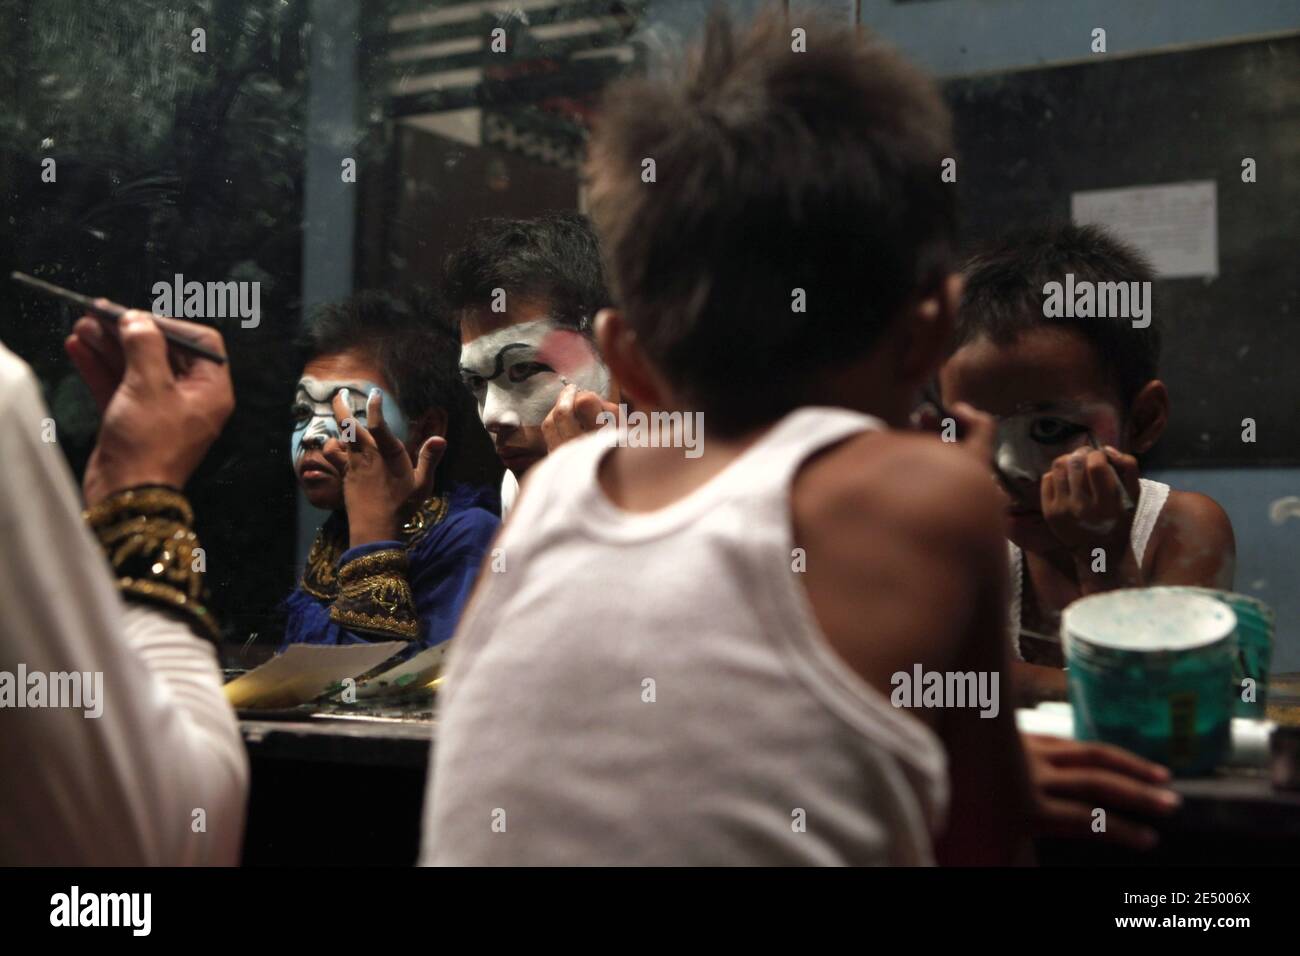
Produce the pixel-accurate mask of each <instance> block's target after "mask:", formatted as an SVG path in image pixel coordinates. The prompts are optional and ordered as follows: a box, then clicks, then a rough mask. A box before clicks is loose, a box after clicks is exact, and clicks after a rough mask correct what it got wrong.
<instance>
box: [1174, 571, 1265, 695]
mask: <svg viewBox="0 0 1300 956" xmlns="http://www.w3.org/2000/svg"><path fill="white" fill-rule="evenodd" d="M1162 590H1168V591H1182V592H1185V593H1188V594H1203V595H1205V596H1206V597H1212V598H1214V599H1216V600H1219V601H1222V602H1223V603H1224V604H1226V605H1228V607H1230V608H1232V611H1233V613H1234V614H1236V615H1237V657H1236V660H1235V661H1234V663H1233V668H1232V687H1233V691H1232V693H1233V705H1232V708H1233V715H1234V716H1236V717H1251V718H1254V719H1255V720H1263V719H1264V709H1265V707H1266V706H1267V704H1268V700H1267V698H1268V672H1269V666H1270V664H1271V663H1272V660H1273V630H1274V622H1275V615H1274V614H1273V609H1272V608H1271V607H1269V606H1268V605H1267V604H1265V603H1264V602H1263V601H1261V600H1259V598H1254V597H1251V596H1250V595H1249V594H1236V593H1234V592H1232V591H1216V590H1215V589H1213V588H1194V587H1171V588H1164V589H1162ZM1248 678H1249V679H1250V680H1253V681H1254V682H1255V686H1254V688H1253V689H1254V698H1255V699H1254V700H1253V701H1251V700H1243V699H1242V697H1243V696H1250V695H1249V694H1246V693H1245V689H1246V686H1247V685H1246V684H1245V681H1246V680H1247V679H1248Z"/></svg>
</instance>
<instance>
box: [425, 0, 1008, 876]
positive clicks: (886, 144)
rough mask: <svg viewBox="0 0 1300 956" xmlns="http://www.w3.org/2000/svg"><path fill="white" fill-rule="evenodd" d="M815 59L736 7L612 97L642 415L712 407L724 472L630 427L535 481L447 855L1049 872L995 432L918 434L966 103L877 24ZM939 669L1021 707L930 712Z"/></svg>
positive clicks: (434, 817)
mask: <svg viewBox="0 0 1300 956" xmlns="http://www.w3.org/2000/svg"><path fill="white" fill-rule="evenodd" d="M800 26H803V27H809V24H808V23H807V22H806V21H801V23H800ZM808 48H809V50H815V54H814V53H808V54H806V55H802V54H799V53H793V52H792V51H791V44H790V25H789V24H787V23H786V22H785V21H784V19H783V18H781V17H780V16H769V17H767V18H765V19H763V20H762V21H760V23H759V24H758V25H757V26H755V27H754V28H753V29H752V30H750V31H749V32H747V33H746V34H745V35H743V36H735V35H733V33H732V31H731V28H730V26H729V25H728V24H727V23H726V21H725V18H722V17H721V15H715V17H714V18H713V19H712V20H711V21H710V25H709V27H708V31H707V36H706V38H705V40H704V44H703V50H702V52H701V53H700V54H699V56H698V57H697V58H696V59H695V60H694V61H693V62H692V63H691V64H690V65H688V66H687V67H686V68H685V69H682V70H675V71H666V72H664V73H662V74H658V75H657V78H648V79H643V80H634V81H628V82H626V83H624V84H621V85H619V86H618V87H616V88H615V90H614V91H613V92H611V93H610V95H609V97H608V100H607V102H606V104H605V107H604V110H603V112H602V113H601V120H600V123H599V125H598V126H597V129H596V131H595V133H594V136H593V140H592V145H591V157H590V164H589V170H590V174H591V179H592V182H591V194H590V195H591V200H592V216H593V220H594V221H595V223H596V225H597V229H598V231H599V233H600V236H601V240H602V243H603V246H604V251H605V253H606V257H607V259H606V261H607V262H608V263H609V267H610V275H611V279H612V284H613V286H614V291H615V301H616V302H617V303H618V304H619V306H620V310H619V311H613V310H607V311H605V312H603V313H602V315H601V317H600V319H599V320H598V322H597V337H598V340H599V342H600V346H601V350H600V351H601V354H602V355H603V356H604V358H605V361H606V362H607V364H608V366H609V368H610V370H611V371H612V372H613V374H614V375H615V376H616V377H617V379H618V381H619V383H620V387H621V388H622V390H623V392H624V393H625V394H626V395H627V396H628V398H629V399H630V400H632V401H634V402H635V403H636V405H637V408H638V410H641V411H644V412H648V413H654V412H661V413H673V412H682V413H684V414H693V413H694V412H697V411H698V412H700V413H702V414H703V416H704V418H703V421H704V427H705V432H704V444H703V449H704V451H703V454H701V455H698V456H692V455H689V454H684V449H683V448H680V447H665V446H664V445H663V444H657V445H655V446H639V447H614V448H610V447H607V446H608V445H609V442H608V441H607V440H606V439H608V438H609V437H610V434H611V433H608V432H607V433H605V434H601V435H593V436H589V437H587V438H583V439H581V440H578V441H574V442H571V443H569V444H567V445H565V446H564V447H563V448H560V449H558V450H556V451H554V452H553V453H552V454H550V455H549V457H547V459H546V460H545V461H543V462H541V463H540V464H537V465H535V466H534V467H532V468H531V470H530V471H529V476H528V482H527V485H526V486H525V493H524V494H523V495H522V496H521V498H520V500H519V503H518V505H517V506H516V509H515V511H514V513H513V514H512V516H511V519H510V521H509V522H508V523H507V525H506V527H505V529H504V530H503V532H502V535H501V537H500V538H499V539H498V542H497V548H498V549H499V551H500V552H501V554H500V556H501V558H502V559H503V563H502V565H501V568H502V570H501V573H492V574H484V575H483V576H482V577H481V578H480V584H479V589H478V591H477V593H476V594H475V596H474V598H473V599H472V601H471V605H470V608H469V609H468V611H467V613H466V616H465V617H464V619H463V620H462V626H461V628H460V630H459V631H458V632H457V637H456V643H455V644H454V646H453V650H452V654H451V660H450V664H449V670H448V674H447V677H446V684H445V690H444V692H443V694H442V697H441V700H440V717H439V733H438V741H437V746H436V747H435V748H434V764H433V767H432V771H431V778H430V787H429V796H428V800H427V803H426V822H425V832H424V854H423V858H424V860H425V861H426V862H432V863H438V864H491V863H502V864H610V863H614V864H618V863H634V864H866V863H877V864H924V863H930V862H934V861H936V860H943V861H949V862H965V863H1008V862H1013V861H1018V860H1022V859H1024V858H1025V854H1026V850H1027V839H1026V833H1027V828H1028V826H1029V818H1030V816H1031V812H1032V811H1031V806H1030V794H1029V790H1028V787H1027V781H1026V771H1025V765H1024V759H1023V755H1022V751H1021V748H1020V745H1019V741H1018V738H1017V736H1016V733H1015V728H1014V725H1013V722H1012V714H1011V711H1010V708H1009V707H1002V706H1000V705H999V702H998V699H997V686H998V678H999V677H1000V676H1001V675H1003V674H1005V672H1006V670H1007V666H1008V648H1007V645H1006V642H1005V640H1004V621H1005V613H1006V611H1005V600H1006V559H1005V545H1004V543H1003V539H1002V528H1001V520H1000V511H999V499H998V493H997V489H996V487H995V486H994V484H993V482H992V480H991V479H990V477H989V475H988V473H987V471H986V469H985V468H984V466H983V461H986V460H987V459H986V457H985V456H987V455H988V454H989V442H990V441H991V428H992V424H991V421H990V420H988V419H986V418H984V417H982V416H978V415H977V414H975V413H973V411H971V410H963V409H962V408H959V409H958V411H959V413H961V414H967V412H969V416H968V418H967V424H968V433H969V434H970V436H971V438H970V445H971V446H973V447H971V448H969V449H958V450H954V449H952V448H950V447H947V446H945V445H944V444H943V443H941V442H939V441H937V440H935V439H934V438H933V437H931V436H922V435H917V434H907V433H903V432H898V431H894V430H892V428H891V426H900V425H903V424H904V423H906V421H907V418H908V413H909V410H910V408H911V405H912V401H913V398H914V396H915V394H916V392H917V390H918V388H919V386H920V385H921V383H923V382H924V381H925V380H926V378H927V376H929V375H930V373H931V372H932V370H933V369H934V367H935V365H936V364H937V362H938V360H939V358H940V356H941V354H942V349H943V346H944V344H945V342H946V339H947V335H948V332H949V330H950V327H951V322H952V319H953V315H954V313H955V310H956V305H957V300H958V297H959V294H960V279H959V278H958V276H956V275H955V274H954V270H953V259H952V241H951V240H952V233H953V229H954V220H955V215H954V202H955V200H954V196H953V192H952V190H951V189H950V188H949V187H947V186H945V185H944V184H943V183H942V181H941V177H940V175H939V171H940V168H941V163H942V160H943V158H944V157H945V156H948V155H951V152H952V144H951V141H950V138H949V120H948V115H947V111H946V109H945V108H944V106H943V104H942V102H941V100H940V98H939V95H938V93H937V91H936V90H935V88H934V87H933V85H932V84H931V83H930V81H928V80H927V79H926V78H924V77H923V76H922V75H920V74H919V73H918V72H917V71H915V70H914V69H913V68H911V67H910V66H909V65H908V64H906V63H905V62H904V61H902V60H901V59H900V58H899V57H897V56H896V55H895V54H893V53H892V52H890V51H888V50H886V49H884V48H882V47H881V46H880V45H878V44H876V43H873V42H871V41H869V40H866V39H864V38H863V37H861V36H859V35H856V34H855V33H853V32H851V31H846V30H842V29H840V28H834V27H825V28H823V27H818V26H816V25H815V24H814V25H812V26H811V28H810V29H809V30H808ZM647 158H652V159H654V161H655V163H656V166H657V175H656V176H655V177H652V178H650V179H647V178H643V171H644V170H645V169H646V166H645V161H646V159H647ZM471 344H472V343H471ZM462 365H465V362H464V360H462ZM489 371H490V370H489ZM478 374H480V376H482V372H481V371H480V372H479V373H478ZM482 377H486V376H482ZM831 406H837V407H831ZM918 670H919V671H920V672H922V673H934V674H943V675H970V676H971V677H972V679H976V678H977V679H978V681H979V682H981V683H980V686H981V687H990V686H991V687H992V689H993V691H994V693H993V695H992V697H991V698H984V697H983V696H982V695H981V697H982V699H983V706H979V705H977V703H976V701H975V700H974V699H973V698H971V699H966V700H964V701H962V702H961V703H957V702H956V701H954V700H947V701H945V702H942V703H941V704H940V705H939V706H934V707H927V706H925V705H924V704H923V703H919V699H918V698H910V699H909V701H905V702H900V700H901V699H900V698H897V697H896V696H895V694H894V692H895V691H897V690H898V689H899V687H900V682H899V677H900V675H905V676H907V675H911V674H913V673H915V672H917V671H918ZM918 704H919V705H918ZM906 708H910V709H906ZM950 807H951V812H949V808H950Z"/></svg>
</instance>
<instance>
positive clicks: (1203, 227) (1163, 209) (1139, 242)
mask: <svg viewBox="0 0 1300 956" xmlns="http://www.w3.org/2000/svg"><path fill="white" fill-rule="evenodd" d="M1218 214H1219V204H1218V192H1217V190H1216V188H1215V182H1214V180H1212V179H1208V180H1204V181H1199V182H1189V183H1171V184H1169V185H1167V186H1133V187H1130V188H1127V189H1094V190H1089V191H1088V192H1080V193H1074V194H1073V195H1071V196H1070V215H1071V217H1072V218H1073V219H1074V221H1075V222H1076V223H1078V224H1079V225H1098V226H1105V227H1107V228H1108V229H1110V230H1111V231H1112V232H1113V233H1114V234H1115V235H1116V236H1118V237H1119V238H1121V239H1123V240H1125V241H1126V242H1128V243H1130V244H1132V245H1134V246H1136V247H1137V248H1138V249H1140V250H1142V251H1143V252H1144V253H1146V255H1147V257H1148V258H1150V260H1151V264H1152V265H1153V266H1154V267H1155V270H1156V275H1157V276H1159V277H1160V278H1162V279H1180V278H1188V277H1193V276H1217V275H1218V274H1219V224H1218Z"/></svg>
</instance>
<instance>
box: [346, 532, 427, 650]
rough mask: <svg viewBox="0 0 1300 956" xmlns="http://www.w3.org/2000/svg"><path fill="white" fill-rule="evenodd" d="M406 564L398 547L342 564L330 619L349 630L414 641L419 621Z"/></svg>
mask: <svg viewBox="0 0 1300 956" xmlns="http://www.w3.org/2000/svg"><path fill="white" fill-rule="evenodd" d="M408 566H409V565H408V560H407V557H406V552H405V551H404V550H402V549H400V548H390V549H386V550H383V551H372V552H371V553H370V554H366V555H363V556H362V557H359V558H354V559H353V560H351V561H349V562H348V563H347V564H345V565H343V566H342V567H341V568H339V593H338V597H336V598H335V599H334V603H333V604H331V605H330V620H331V621H333V622H334V623H335V624H338V625H339V626H340V627H345V628H347V629H348V630H349V631H360V632H364V633H367V634H375V635H379V636H381V637H386V638H389V639H393V638H396V639H399V640H407V641H409V640H414V639H415V638H416V637H418V636H419V634H420V621H419V618H417V617H416V615H415V601H414V599H413V598H412V597H411V585H410V582H409V581H408V580H407V569H408Z"/></svg>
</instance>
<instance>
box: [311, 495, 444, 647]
mask: <svg viewBox="0 0 1300 956" xmlns="http://www.w3.org/2000/svg"><path fill="white" fill-rule="evenodd" d="M448 510H449V502H448V498H447V496H446V495H435V496H434V497H432V498H429V499H427V500H426V501H425V502H424V503H423V504H421V505H420V507H419V508H418V509H416V512H415V514H413V515H412V516H411V519H410V520H409V521H407V522H406V523H405V524H404V525H403V526H402V530H401V540H402V548H401V549H398V548H388V549H385V550H383V551H372V552H370V553H369V554H366V555H362V556H361V557H359V558H355V559H353V560H352V561H349V562H348V563H347V564H344V565H342V566H340V564H339V562H340V561H341V560H342V558H343V554H344V553H345V552H346V551H347V550H348V525H347V518H346V515H343V514H342V513H335V514H334V515H331V516H330V518H329V519H328V520H327V521H326V522H325V524H323V525H322V526H321V529H320V531H319V532H317V534H316V540H315V541H314V542H312V547H311V552H310V553H309V554H308V555H307V565H306V567H305V568H304V569H303V575H302V581H301V587H302V589H303V590H304V591H306V592H307V593H308V594H310V595H311V596H312V597H314V598H317V599H318V600H321V601H324V602H326V603H328V604H330V605H331V606H330V620H331V621H334V623H336V624H338V625H340V626H341V627H345V628H347V629H348V630H351V631H364V632H367V633H372V634H380V635H383V636H385V637H398V638H402V639H404V640H411V639H414V638H416V637H419V634H420V622H419V618H418V617H417V616H416V613H415V600H414V597H413V596H412V594H411V585H410V582H409V579H408V577H407V575H408V570H409V559H408V553H409V552H410V549H411V548H413V547H415V545H416V544H418V543H419V542H420V541H421V540H422V539H423V538H424V536H425V535H426V534H428V533H429V531H430V530H431V529H432V528H433V527H435V526H436V525H438V524H441V523H442V522H443V521H444V520H445V519H446V517H447V512H448Z"/></svg>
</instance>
